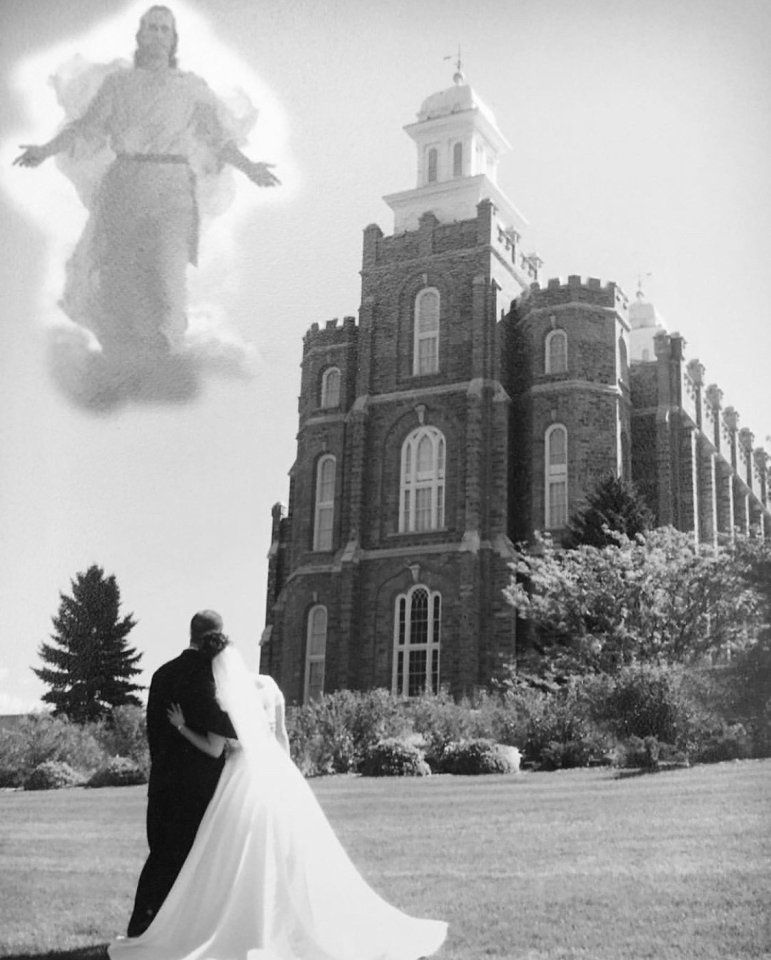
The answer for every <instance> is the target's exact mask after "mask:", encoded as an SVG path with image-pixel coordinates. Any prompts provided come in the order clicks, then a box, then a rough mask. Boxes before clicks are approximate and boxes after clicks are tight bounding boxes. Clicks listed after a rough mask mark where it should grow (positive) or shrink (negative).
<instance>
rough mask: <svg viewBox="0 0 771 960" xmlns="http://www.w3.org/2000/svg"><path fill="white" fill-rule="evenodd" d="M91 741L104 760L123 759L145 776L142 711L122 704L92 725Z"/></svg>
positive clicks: (146, 759)
mask: <svg viewBox="0 0 771 960" xmlns="http://www.w3.org/2000/svg"><path fill="white" fill-rule="evenodd" d="M92 728H93V733H94V738H95V739H96V740H97V742H98V743H99V745H100V746H101V748H102V750H103V751H104V753H105V755H106V756H107V757H125V758H127V759H129V760H132V761H133V762H134V764H135V765H136V766H137V767H138V768H139V769H140V770H141V771H143V772H144V773H145V774H147V773H148V772H149V770H150V752H149V750H148V746H147V723H146V718H145V711H144V708H143V707H137V706H134V705H133V704H126V705H124V706H120V707H113V709H112V710H111V712H110V714H109V715H108V716H107V717H106V718H105V719H104V720H101V721H100V722H99V723H96V724H93V727H92Z"/></svg>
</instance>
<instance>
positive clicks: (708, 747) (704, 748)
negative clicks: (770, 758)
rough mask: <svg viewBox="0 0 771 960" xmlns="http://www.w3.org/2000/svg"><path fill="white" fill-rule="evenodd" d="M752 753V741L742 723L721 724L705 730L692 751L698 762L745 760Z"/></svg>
mask: <svg viewBox="0 0 771 960" xmlns="http://www.w3.org/2000/svg"><path fill="white" fill-rule="evenodd" d="M751 755H752V742H751V740H750V737H749V736H748V734H747V731H746V730H745V728H744V726H743V725H742V724H741V723H734V724H721V725H720V726H719V727H717V728H715V729H713V730H710V731H708V732H707V731H705V733H704V735H703V736H702V737H700V738H699V740H698V742H697V743H696V745H695V746H694V747H693V749H692V751H691V756H692V758H693V760H694V761H695V762H696V763H720V762H721V761H723V760H744V759H746V758H747V757H749V756H751Z"/></svg>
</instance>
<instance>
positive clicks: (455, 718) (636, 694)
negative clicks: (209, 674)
mask: <svg viewBox="0 0 771 960" xmlns="http://www.w3.org/2000/svg"><path fill="white" fill-rule="evenodd" d="M740 681H741V678H737V676H736V675H735V674H734V673H733V672H732V671H731V670H730V669H719V670H714V669H708V670H704V671H693V670H686V669H684V668H682V667H679V666H666V667H664V666H652V665H640V666H634V667H628V668H625V669H623V670H621V671H620V672H619V673H618V674H617V675H615V676H609V675H605V674H602V675H592V676H583V677H574V678H569V679H567V680H565V681H563V682H561V683H546V682H544V681H543V680H536V679H534V678H523V677H520V676H517V675H515V674H512V676H511V678H510V679H509V680H508V682H505V683H502V684H499V685H498V687H497V689H496V690H495V691H494V692H486V691H480V692H478V693H477V694H475V695H474V696H473V697H471V698H467V699H464V700H461V701H460V702H456V701H455V700H453V699H452V698H451V697H450V696H449V695H447V694H445V693H440V694H437V695H433V696H424V697H419V698H416V699H413V700H402V699H397V698H395V697H391V696H390V695H389V694H388V693H387V692H386V691H384V690H374V691H369V692H363V693H355V692H352V691H339V692H337V693H332V694H329V695H326V696H324V697H322V698H321V699H320V700H318V701H316V702H314V703H311V704H307V705H305V706H302V707H292V708H290V709H289V711H288V728H289V736H290V744H291V748H292V756H293V758H294V760H295V762H296V763H297V765H298V766H299V767H300V769H301V770H302V771H303V773H304V774H305V775H306V776H319V775H323V774H328V773H347V772H351V771H356V772H361V773H364V774H368V773H370V772H371V771H372V769H373V768H374V767H376V766H377V762H376V759H375V758H376V757H377V756H378V755H379V754H378V750H381V748H380V747H379V746H378V745H379V744H382V743H384V742H385V743H388V744H390V747H389V750H390V751H391V753H393V751H394V747H393V743H394V742H396V741H398V742H401V743H402V744H403V745H405V750H404V751H403V753H404V756H405V757H406V756H407V755H409V754H410V750H412V751H413V752H414V750H415V749H417V751H418V753H419V759H420V760H423V761H425V764H426V765H427V767H428V768H429V769H430V770H432V771H434V772H466V770H465V769H463V770H461V769H458V767H457V766H456V767H454V766H453V762H452V760H451V758H452V756H453V755H454V752H455V751H458V750H460V749H461V747H460V745H467V744H469V743H474V742H476V743H479V744H481V743H485V744H487V745H488V746H487V747H485V748H484V749H489V750H494V751H495V750H497V751H498V752H499V753H500V751H501V748H502V747H504V746H507V745H508V746H511V747H515V748H517V749H518V751H519V753H520V754H521V756H522V760H523V763H524V764H525V765H527V766H528V767H530V768H538V769H544V770H555V769H559V768H565V767H579V766H587V765H596V764H612V765H616V766H621V767H623V766H635V767H639V766H654V765H656V764H657V763H663V762H667V763H669V762H682V763H712V762H716V761H720V760H733V759H739V758H746V757H764V756H771V700H767V701H766V702H765V704H761V705H760V707H759V708H758V707H757V705H756V707H755V708H754V709H753V710H752V711H750V712H748V711H747V703H746V697H745V698H743V695H742V691H743V689H745V688H744V687H743V684H742V683H741V682H740ZM769 694H771V691H769ZM496 745H497V746H496ZM463 749H465V750H468V749H469V748H468V747H464V748H463ZM475 749H480V750H481V749H482V748H481V747H479V748H475ZM381 752H382V750H381ZM466 762H467V761H465V760H464V764H466ZM389 764H393V765H394V767H395V768H396V767H398V766H399V764H402V765H404V766H405V767H410V766H412V767H416V765H417V761H408V760H407V759H401V760H399V759H396V758H394V759H393V760H391V759H389V760H388V761H387V762H386V761H385V760H384V761H383V763H382V766H383V767H384V769H385V770H386V771H387V770H388V769H389ZM468 765H469V766H473V763H472V762H471V761H468ZM488 766H494V763H492V761H491V763H490V764H488ZM393 772H398V770H397V769H394V771H393ZM408 772H417V770H415V771H408ZM468 772H471V771H470V770H469V771H468Z"/></svg>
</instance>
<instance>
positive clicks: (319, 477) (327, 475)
mask: <svg viewBox="0 0 771 960" xmlns="http://www.w3.org/2000/svg"><path fill="white" fill-rule="evenodd" d="M335 466H336V464H335V458H334V457H333V456H332V455H331V454H326V455H325V456H323V457H321V459H320V460H319V462H318V463H317V465H316V510H315V516H314V522H313V549H314V550H331V549H332V527H333V525H334V520H335Z"/></svg>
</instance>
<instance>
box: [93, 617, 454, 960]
mask: <svg viewBox="0 0 771 960" xmlns="http://www.w3.org/2000/svg"><path fill="white" fill-rule="evenodd" d="M283 703H284V701H283V697H282V695H281V692H280V691H279V689H278V687H277V686H276V684H275V682H274V681H273V680H272V679H271V678H269V677H259V678H258V681H257V683H255V681H254V678H253V677H252V676H251V675H250V674H249V672H248V671H247V669H246V666H245V664H244V661H243V659H242V658H241V656H240V655H239V653H238V652H237V651H236V649H235V648H234V647H233V646H232V645H231V644H230V643H229V641H228V639H227V637H226V636H225V634H224V633H223V624H222V619H221V617H220V616H219V615H218V614H216V613H214V612H213V611H211V610H205V611H202V612H200V613H197V614H196V615H195V616H194V617H193V619H192V621H191V625H190V646H189V647H188V648H187V649H186V650H184V651H183V652H182V654H181V655H180V656H179V657H177V658H176V659H175V660H172V661H170V662H169V663H167V664H165V665H164V666H163V667H161V668H160V669H159V670H158V671H157V672H156V673H155V675H154V676H153V680H152V683H151V686H150V695H149V698H148V704H147V735H148V741H149V746H150V759H151V771H150V783H149V789H148V808H147V837H148V843H149V847H150V853H149V856H148V858H147V861H146V863H145V866H144V868H143V870H142V873H141V875H140V878H139V884H138V887H137V893H136V898H135V904H134V912H133V914H132V917H131V921H130V923H129V929H128V936H127V937H126V938H119V939H117V940H115V941H114V942H113V943H112V944H110V946H109V948H108V952H109V955H110V958H111V960H418V958H420V957H426V956H428V955H430V954H432V953H434V952H436V951H437V950H438V949H439V947H440V946H441V944H442V942H443V941H444V939H445V936H446V932H447V926H446V924H445V923H443V922H441V921H435V920H422V919H416V918H413V917H409V916H407V915H406V914H403V913H401V912H400V911H398V910H397V909H396V908H395V907H392V906H391V905H390V904H388V903H386V902H385V901H384V900H382V899H381V898H380V897H379V896H378V895H377V894H376V893H375V892H374V891H373V890H372V889H371V887H369V886H368V885H367V883H366V882H365V880H364V879H363V878H362V877H361V875H360V874H359V873H358V871H357V870H356V868H355V867H354V865H353V864H352V863H351V861H350V859H349V858H348V856H347V854H346V853H345V851H344V850H343V848H342V846H341V845H340V842H339V841H338V839H337V837H336V836H335V834H334V832H333V830H332V828H331V826H330V825H329V822H328V821H327V819H326V817H325V816H324V813H323V811H322V810H321V807H320V806H319V804H318V802H317V800H316V798H315V796H314V794H313V792H312V791H311V789H310V787H309V786H308V784H307V783H306V782H305V779H304V778H303V776H302V774H301V773H300V772H299V770H298V769H297V767H295V765H294V764H293V763H292V761H291V759H290V757H289V753H288V742H287V737H286V729H285V726H284V720H283Z"/></svg>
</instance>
